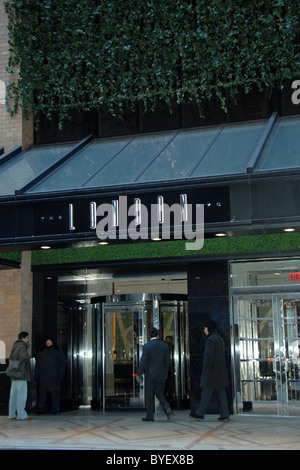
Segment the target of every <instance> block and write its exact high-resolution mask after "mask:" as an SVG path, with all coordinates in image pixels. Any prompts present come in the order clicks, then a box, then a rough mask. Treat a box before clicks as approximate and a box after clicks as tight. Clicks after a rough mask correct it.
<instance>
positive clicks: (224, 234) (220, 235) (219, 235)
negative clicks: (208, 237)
mask: <svg viewBox="0 0 300 470" xmlns="http://www.w3.org/2000/svg"><path fill="white" fill-rule="evenodd" d="M216 237H226V233H216Z"/></svg>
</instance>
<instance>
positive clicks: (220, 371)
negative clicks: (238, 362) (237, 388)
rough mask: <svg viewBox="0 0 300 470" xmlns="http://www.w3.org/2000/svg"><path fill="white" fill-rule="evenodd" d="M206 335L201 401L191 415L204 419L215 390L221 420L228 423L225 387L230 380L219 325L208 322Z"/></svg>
mask: <svg viewBox="0 0 300 470" xmlns="http://www.w3.org/2000/svg"><path fill="white" fill-rule="evenodd" d="M204 333H205V334H206V336H207V339H206V342H205V349H204V359H203V368H202V374H201V380H200V387H201V401H200V404H199V406H198V407H197V408H196V410H195V411H194V412H192V413H190V416H192V417H193V418H198V419H199V418H200V419H204V415H205V413H206V410H207V408H208V405H209V403H210V400H211V398H212V395H213V392H214V390H215V391H216V393H217V396H218V399H219V403H220V408H221V416H220V418H219V420H220V421H228V420H229V408H228V400H227V395H226V391H225V387H227V386H228V385H229V380H228V374H227V367H226V362H225V346H224V341H223V339H222V337H221V336H220V335H219V333H218V329H217V324H216V323H215V322H214V321H209V322H207V326H205V327H204Z"/></svg>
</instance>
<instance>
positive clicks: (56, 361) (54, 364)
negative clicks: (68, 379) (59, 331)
mask: <svg viewBox="0 0 300 470" xmlns="http://www.w3.org/2000/svg"><path fill="white" fill-rule="evenodd" d="M64 371H65V358H64V355H63V353H62V351H61V350H60V349H58V348H57V347H55V346H54V343H53V340H52V339H50V338H48V339H47V340H46V347H45V348H44V349H43V350H42V351H41V352H40V353H39V354H38V357H37V361H36V367H35V378H36V380H37V382H38V390H39V402H38V412H39V413H43V412H44V411H45V409H46V402H47V395H48V393H49V394H50V395H51V402H52V412H53V413H54V414H59V412H60V386H61V381H62V378H63V375H64Z"/></svg>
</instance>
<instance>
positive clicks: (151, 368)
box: [137, 327, 172, 421]
mask: <svg viewBox="0 0 300 470" xmlns="http://www.w3.org/2000/svg"><path fill="white" fill-rule="evenodd" d="M149 336H150V341H148V343H146V344H145V345H144V347H143V354H142V357H141V361H140V364H139V366H138V369H137V376H138V377H141V376H142V375H143V374H145V382H146V383H145V386H146V392H145V394H146V395H145V396H146V409H147V414H146V417H145V418H142V419H143V421H154V412H155V404H154V397H155V396H156V397H157V398H158V400H159V401H160V403H161V405H162V408H163V410H164V412H165V413H166V415H167V417H168V419H169V418H170V415H171V413H172V410H171V408H170V405H169V403H168V401H167V399H166V397H165V395H164V389H165V384H166V380H167V376H168V370H169V367H170V351H169V346H168V344H167V343H166V342H164V341H161V340H159V339H158V330H157V328H154V327H153V328H151V329H150V334H149Z"/></svg>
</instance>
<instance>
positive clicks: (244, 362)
mask: <svg viewBox="0 0 300 470" xmlns="http://www.w3.org/2000/svg"><path fill="white" fill-rule="evenodd" d="M299 299H300V295H299V298H298V296H297V295H296V296H295V294H293V295H279V294H269V295H251V296H250V295H246V296H242V295H241V296H234V297H233V312H234V328H233V339H234V359H235V364H234V366H235V367H234V371H235V383H236V407H237V412H238V413H241V412H249V411H252V412H253V413H255V414H266V415H267V414H272V415H292V416H298V415H300V380H299V372H298V367H299V366H298V364H299V340H300V337H299V328H298V325H299V321H300V319H299V315H300V309H299V307H300V300H299Z"/></svg>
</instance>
